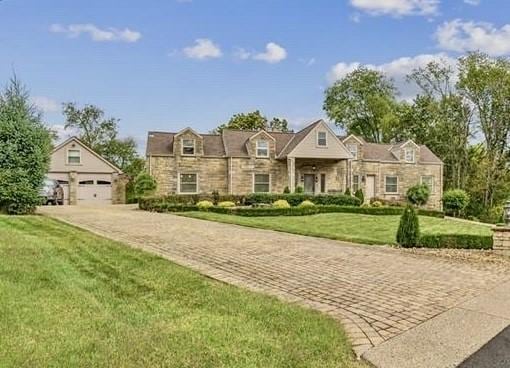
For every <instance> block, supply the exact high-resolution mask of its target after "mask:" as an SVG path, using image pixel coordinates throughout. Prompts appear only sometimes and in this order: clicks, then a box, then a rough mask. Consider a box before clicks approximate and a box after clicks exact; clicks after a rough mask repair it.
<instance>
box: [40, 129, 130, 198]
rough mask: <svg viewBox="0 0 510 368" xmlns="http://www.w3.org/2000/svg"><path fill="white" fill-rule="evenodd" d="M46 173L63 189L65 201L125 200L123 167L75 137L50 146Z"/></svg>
mask: <svg viewBox="0 0 510 368" xmlns="http://www.w3.org/2000/svg"><path fill="white" fill-rule="evenodd" d="M47 176H48V178H50V179H54V180H57V181H58V182H59V184H60V185H61V186H62V188H63V189H64V204H69V205H108V204H117V203H124V200H125V198H124V197H125V177H124V175H123V174H122V171H121V170H120V169H119V168H117V167H116V166H115V165H113V164H112V163H110V162H108V161H107V160H105V159H104V158H103V157H101V156H100V155H98V154H97V153H95V152H94V151H93V150H91V149H90V148H89V147H87V146H86V145H85V144H83V143H82V142H81V141H80V140H79V139H78V138H76V137H73V138H70V139H68V140H67V141H65V142H64V143H62V144H61V145H59V146H57V147H56V148H55V149H54V150H53V152H52V155H51V165H50V171H49V172H48V174H47Z"/></svg>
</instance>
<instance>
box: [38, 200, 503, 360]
mask: <svg viewBox="0 0 510 368" xmlns="http://www.w3.org/2000/svg"><path fill="white" fill-rule="evenodd" d="M40 212H41V213H44V214H47V215H50V216H53V217H56V218H58V219H61V220H63V221H66V222H69V223H72V224H74V225H77V226H80V227H82V228H84V229H88V230H91V231H93V232H95V233H98V234H100V235H104V236H106V237H109V238H111V239H114V240H119V241H122V242H125V243H127V244H130V245H132V246H135V247H138V248H143V249H145V250H147V251H150V252H153V253H157V254H159V255H161V256H163V257H166V258H168V259H170V260H172V261H174V262H176V263H178V264H181V265H184V266H187V267H190V268H192V269H194V270H196V271H198V272H201V273H203V274H205V275H208V276H210V277H213V278H216V279H218V280H221V281H224V282H228V283H231V284H234V285H238V286H242V287H246V288H249V289H252V290H257V291H262V292H265V293H268V294H271V295H275V296H278V297H280V298H283V299H285V300H287V301H291V302H296V303H299V304H302V305H306V306H309V307H312V308H315V309H317V310H319V311H322V312H325V313H327V314H329V315H331V316H332V317H334V318H336V319H338V320H340V321H341V322H342V324H343V325H344V327H345V329H346V331H347V333H348V334H349V336H350V338H351V340H352V342H353V346H354V348H355V350H356V352H357V353H358V354H362V353H365V355H364V357H366V358H367V359H368V360H369V361H371V362H373V363H374V364H376V365H377V366H380V367H399V368H405V367H413V368H419V367H429V368H430V367H449V366H452V367H453V366H456V365H457V364H459V363H460V362H462V361H463V360H464V359H465V358H467V357H468V356H469V355H471V354H472V353H474V352H476V351H477V350H478V349H480V348H481V347H482V346H483V345H484V344H485V343H486V342H487V341H488V340H490V339H491V338H492V337H494V336H495V335H497V334H498V333H499V332H500V331H501V330H502V329H503V328H504V327H505V326H506V325H508V323H509V321H508V318H507V317H508V316H506V315H502V314H503V312H502V311H505V310H506V311H510V308H508V305H507V304H505V303H508V300H510V293H509V292H506V294H505V293H503V294H501V291H502V290H498V289H497V288H498V287H506V282H509V281H510V267H509V265H510V263H508V262H506V263H505V262H492V263H491V262H484V261H473V262H470V261H466V260H464V259H456V258H444V257H436V256H423V255H416V254H413V253H410V252H407V251H404V250H399V249H394V248H389V247H379V246H363V245H355V244H350V243H345V242H338V241H332V240H326V239H318V238H312V237H304V236H298V235H292V234H286V233H278V232H273V231H266V230H260V229H252V228H246V227H240V226H235V225H228V224H220V223H215V222H208V221H202V220H196V219H190V218H184V217H178V216H174V215H170V214H156V213H147V212H142V211H138V210H135V209H134V208H133V207H132V206H109V207H101V208H98V207H96V208H85V207H70V206H64V207H44V208H41V209H40ZM503 291H505V290H503ZM487 293H489V294H487ZM491 293H493V294H491ZM489 297H490V298H491V299H487V298H489ZM507 299H508V300H507ZM494 300H497V302H496V303H493V301H494ZM487 301H490V302H489V303H487ZM500 308H501V311H500ZM498 313H499V314H498ZM434 317H436V318H434ZM374 347H375V348H374ZM452 350H454V353H452ZM433 362H436V363H437V365H433V364H432V363H433Z"/></svg>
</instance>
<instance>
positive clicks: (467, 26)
mask: <svg viewBox="0 0 510 368" xmlns="http://www.w3.org/2000/svg"><path fill="white" fill-rule="evenodd" d="M436 39H437V42H438V44H439V47H440V48H442V49H444V50H451V51H457V52H467V51H477V50H480V51H483V52H486V53H488V54H490V55H493V56H502V55H507V54H510V24H505V25H504V26H502V27H501V28H496V27H495V26H494V25H493V24H491V23H483V22H473V21H462V20H461V19H455V20H452V21H450V22H445V23H443V24H442V25H441V26H439V27H438V29H437V32H436Z"/></svg>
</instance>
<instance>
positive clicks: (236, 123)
mask: <svg viewBox="0 0 510 368" xmlns="http://www.w3.org/2000/svg"><path fill="white" fill-rule="evenodd" d="M223 129H235V130H267V131H278V132H287V131H289V128H288V122H287V120H286V119H281V118H273V120H271V121H270V122H269V121H268V119H267V118H266V117H265V116H264V115H262V114H261V113H260V111H259V110H256V111H253V112H249V113H246V114H243V113H241V114H235V115H234V116H232V117H231V118H230V120H229V121H228V122H227V123H225V124H221V125H220V126H218V127H217V128H216V129H215V130H214V132H215V133H221V131H223Z"/></svg>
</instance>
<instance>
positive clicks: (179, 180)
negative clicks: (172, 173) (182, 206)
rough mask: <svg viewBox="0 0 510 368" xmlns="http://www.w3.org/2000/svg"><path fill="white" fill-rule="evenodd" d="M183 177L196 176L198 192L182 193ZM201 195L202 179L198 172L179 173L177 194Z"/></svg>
mask: <svg viewBox="0 0 510 368" xmlns="http://www.w3.org/2000/svg"><path fill="white" fill-rule="evenodd" d="M181 175H196V178H197V182H196V183H197V190H196V192H181ZM199 193H200V177H199V175H198V173H197V172H181V171H179V172H178V173H177V194H199Z"/></svg>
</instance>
